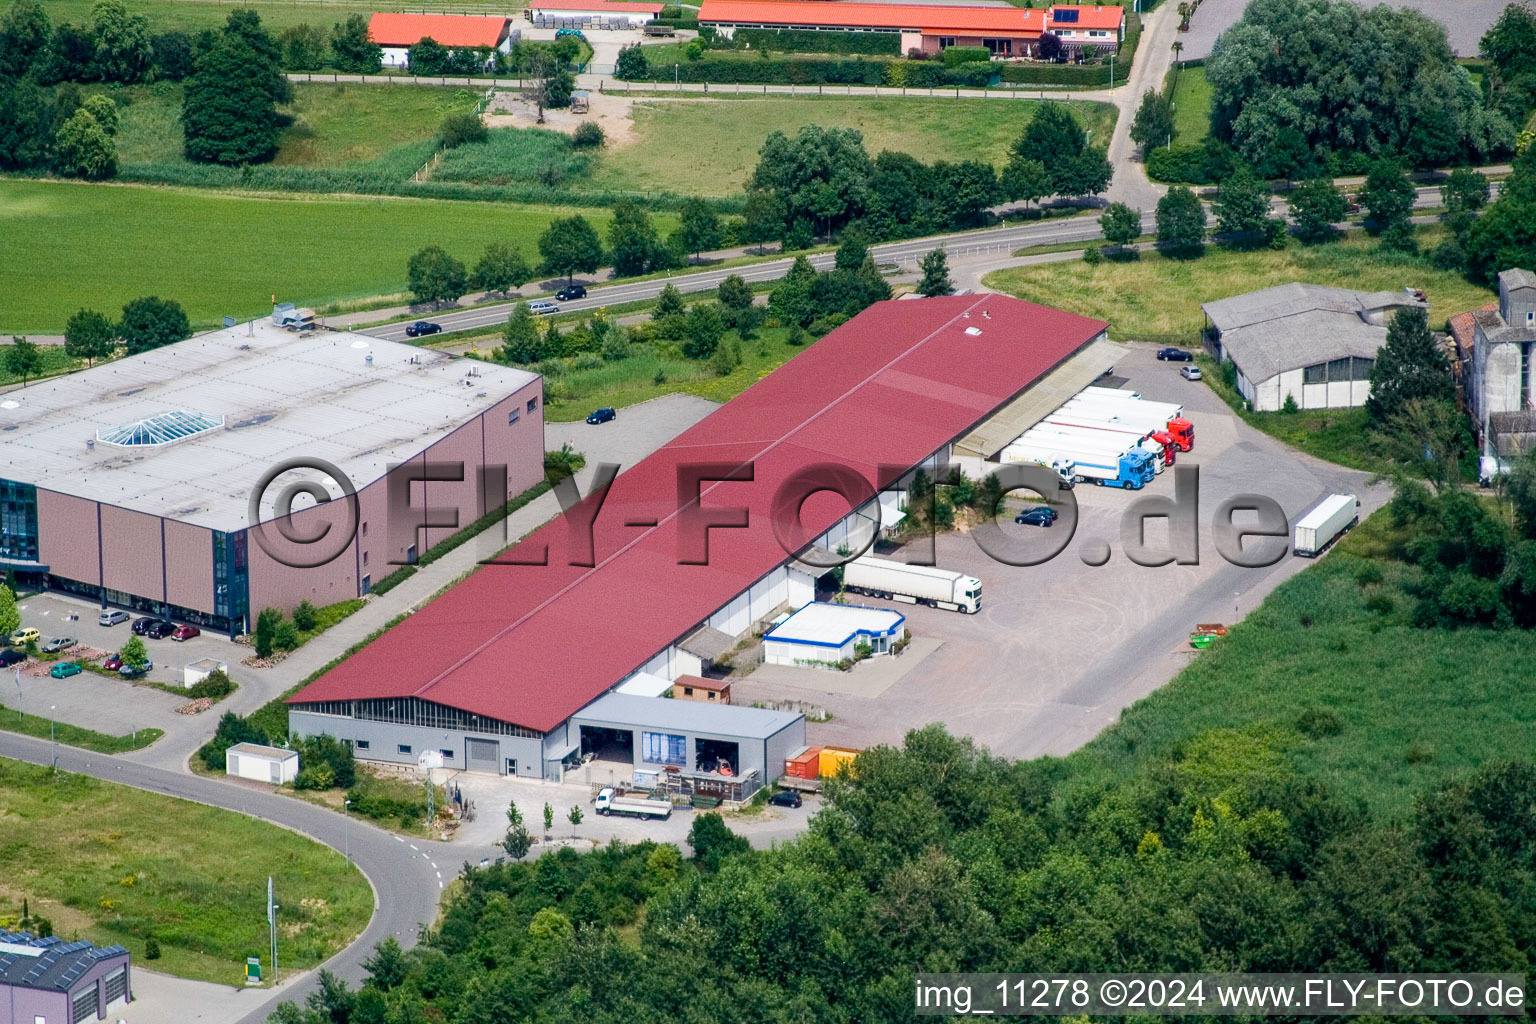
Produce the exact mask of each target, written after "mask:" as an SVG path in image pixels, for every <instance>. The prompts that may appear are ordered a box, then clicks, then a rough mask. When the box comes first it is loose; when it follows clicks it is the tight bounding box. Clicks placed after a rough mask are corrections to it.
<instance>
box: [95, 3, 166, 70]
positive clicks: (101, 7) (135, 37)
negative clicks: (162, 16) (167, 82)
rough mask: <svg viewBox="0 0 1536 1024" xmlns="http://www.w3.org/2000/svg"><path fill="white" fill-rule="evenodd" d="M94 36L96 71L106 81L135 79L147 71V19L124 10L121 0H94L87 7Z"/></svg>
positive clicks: (152, 52) (149, 58) (148, 60)
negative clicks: (89, 9)
mask: <svg viewBox="0 0 1536 1024" xmlns="http://www.w3.org/2000/svg"><path fill="white" fill-rule="evenodd" d="M91 30H92V34H93V35H94V36H95V39H96V62H95V69H96V73H97V75H99V76H100V77H101V79H102V80H103V81H107V82H138V81H142V80H143V78H144V76H145V75H146V74H147V73H148V72H149V66H150V61H151V60H152V59H153V57H154V51H153V50H151V49H150V45H149V19H147V18H145V17H144V15H142V14H130V13H128V6H127V4H125V3H123V0H96V3H95V5H94V6H92V8H91Z"/></svg>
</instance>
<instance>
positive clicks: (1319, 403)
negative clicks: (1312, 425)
mask: <svg viewBox="0 0 1536 1024" xmlns="http://www.w3.org/2000/svg"><path fill="white" fill-rule="evenodd" d="M1304 379H1305V378H1304V375H1303V371H1301V370H1299V369H1298V370H1285V371H1283V372H1281V373H1278V374H1276V375H1275V376H1273V377H1268V378H1266V379H1264V380H1261V381H1259V383H1258V384H1257V385H1254V384H1252V383H1250V382H1249V380H1248V378H1247V377H1246V376H1244V375H1243V372H1242V370H1241V369H1239V370H1238V372H1237V389H1238V391H1239V392H1240V393H1241V394H1242V396H1243V397H1244V398H1246V399H1248V401H1249V403H1250V404H1252V406H1253V408H1254V410H1255V411H1257V412H1279V411H1280V410H1281V409H1283V408H1285V400H1286V398H1287V397H1290V398H1294V399H1295V400H1296V405H1297V407H1298V408H1301V409H1349V408H1352V407H1354V406H1358V405H1364V404H1365V400H1366V399H1367V398H1369V397H1370V396H1371V382H1370V381H1368V380H1353V381H1332V382H1330V383H1326V384H1305V383H1303V380H1304Z"/></svg>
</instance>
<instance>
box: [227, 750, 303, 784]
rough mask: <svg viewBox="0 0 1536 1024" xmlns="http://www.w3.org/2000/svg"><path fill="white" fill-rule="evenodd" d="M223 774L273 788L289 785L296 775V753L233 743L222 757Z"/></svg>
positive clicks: (297, 766) (297, 761)
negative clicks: (267, 784)
mask: <svg viewBox="0 0 1536 1024" xmlns="http://www.w3.org/2000/svg"><path fill="white" fill-rule="evenodd" d="M224 774H225V775H233V776H235V777H236V778H240V779H251V780H253V781H255V782H270V783H272V784H273V785H274V786H276V785H279V784H281V783H284V782H292V781H293V780H294V777H295V776H297V775H298V774H299V752H298V751H296V750H284V749H283V748H282V747H264V746H262V745H261V744H260V743H236V744H235V745H234V746H232V747H230V748H229V751H228V752H227V753H226V754H225V755H224Z"/></svg>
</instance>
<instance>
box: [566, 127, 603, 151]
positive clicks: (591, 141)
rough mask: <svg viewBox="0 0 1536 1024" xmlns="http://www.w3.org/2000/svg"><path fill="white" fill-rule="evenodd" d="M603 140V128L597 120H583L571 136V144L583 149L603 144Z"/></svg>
mask: <svg viewBox="0 0 1536 1024" xmlns="http://www.w3.org/2000/svg"><path fill="white" fill-rule="evenodd" d="M603 142H604V135H603V129H602V127H601V126H599V125H598V124H597V123H596V122H595V121H583V122H581V124H579V125H577V126H576V133H575V134H574V135H572V136H571V144H572V145H574V146H577V147H579V148H583V149H586V148H593V147H597V146H601V145H602V144H603Z"/></svg>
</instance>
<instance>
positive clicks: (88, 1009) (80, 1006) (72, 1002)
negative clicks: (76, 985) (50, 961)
mask: <svg viewBox="0 0 1536 1024" xmlns="http://www.w3.org/2000/svg"><path fill="white" fill-rule="evenodd" d="M69 1009H70V1014H69V1019H70V1020H71V1021H73V1022H74V1024H80V1022H81V1021H82V1020H86V1019H87V1018H90V1017H98V1016H100V1014H98V1013H97V1012H96V1010H97V1007H96V983H95V982H94V981H93V982H91V984H90V985H89V986H87V987H86V988H83V989H81V990H80V991H79V992H76V993H75V994H74V995H72V996H70V997H69Z"/></svg>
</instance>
